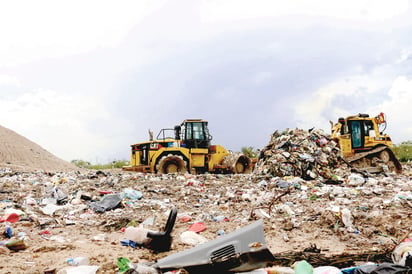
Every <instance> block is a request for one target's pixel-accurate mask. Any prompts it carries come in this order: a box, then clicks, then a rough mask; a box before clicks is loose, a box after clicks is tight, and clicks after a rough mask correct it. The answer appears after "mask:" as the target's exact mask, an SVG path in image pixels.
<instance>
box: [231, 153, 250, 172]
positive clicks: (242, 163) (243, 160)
mask: <svg viewBox="0 0 412 274" xmlns="http://www.w3.org/2000/svg"><path fill="white" fill-rule="evenodd" d="M234 168H235V170H234V172H235V173H237V174H247V173H251V172H252V161H251V160H250V158H249V157H247V156H245V155H241V156H240V157H239V158H238V159H237V161H236V164H235V166H234Z"/></svg>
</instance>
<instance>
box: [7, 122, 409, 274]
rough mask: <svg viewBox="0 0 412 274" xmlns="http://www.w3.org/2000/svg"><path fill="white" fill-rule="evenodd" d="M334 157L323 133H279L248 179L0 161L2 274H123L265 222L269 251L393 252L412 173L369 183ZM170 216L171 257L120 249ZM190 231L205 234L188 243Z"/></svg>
mask: <svg viewBox="0 0 412 274" xmlns="http://www.w3.org/2000/svg"><path fill="white" fill-rule="evenodd" d="M338 152H339V151H338V150H337V148H336V144H334V142H333V141H331V140H328V138H327V135H326V134H324V133H322V132H319V131H312V132H307V131H303V130H299V129H294V130H285V131H283V132H279V131H276V132H275V133H274V134H273V136H271V140H270V142H269V144H268V145H267V146H266V147H265V148H264V149H263V150H262V153H261V157H260V160H259V161H258V163H257V165H256V167H255V170H254V172H253V173H252V174H247V175H216V174H204V175H192V174H175V175H155V174H143V173H133V172H125V171H121V170H115V169H112V170H104V171H92V170H85V169H83V170H82V169H80V170H79V169H73V170H67V163H62V166H61V168H62V170H63V171H61V172H60V171H57V170H58V169H59V166H58V165H56V162H53V165H52V168H50V170H48V169H47V165H45V164H43V166H42V167H41V168H39V167H36V166H29V165H30V164H29V163H26V165H27V170H24V168H19V169H17V170H16V169H14V168H12V167H10V166H9V164H6V163H0V166H2V167H1V168H0V218H2V219H3V220H2V222H0V227H1V231H2V232H3V233H2V234H1V235H0V242H1V244H0V272H1V273H70V272H69V271H66V272H64V271H65V269H68V268H69V267H71V266H70V263H73V262H74V261H76V259H78V258H83V259H84V258H86V261H87V265H90V266H96V271H95V273H117V272H118V271H119V269H118V265H117V259H118V258H127V259H129V260H130V261H131V262H134V263H147V262H154V261H156V260H157V259H160V258H164V257H166V256H168V255H171V254H174V253H177V252H179V251H183V250H186V249H189V248H191V247H193V246H196V245H198V244H200V243H202V242H207V241H210V240H213V239H216V238H217V237H219V236H220V235H224V234H228V233H230V232H233V231H236V230H237V229H239V228H242V227H244V226H246V225H248V224H250V223H252V222H254V221H256V220H258V219H262V220H263V222H264V232H265V240H266V245H267V247H268V249H269V250H270V251H271V252H272V253H273V254H275V253H280V252H284V251H302V250H304V249H305V248H308V247H313V246H314V245H315V246H316V247H317V248H318V249H320V250H321V252H322V253H324V254H328V255H334V254H336V255H337V254H343V253H349V254H350V253H359V252H367V251H388V250H393V249H394V248H395V247H396V246H397V245H398V244H399V243H400V242H401V241H402V240H403V239H406V238H412V189H411V176H412V172H411V170H412V169H411V166H410V165H409V164H404V165H403V172H402V174H395V173H390V172H381V173H378V174H369V173H367V172H359V171H354V170H352V169H351V168H350V167H349V166H348V165H347V164H346V163H344V161H342V160H341V159H339V157H338ZM2 153H4V152H2ZM8 157H9V158H8V160H7V161H8V162H10V157H11V156H8ZM39 157H41V155H39ZM33 165H34V164H33ZM20 167H21V166H20ZM23 167H24V165H23ZM36 169H37V170H38V171H34V170H36ZM174 207H176V208H177V209H178V215H177V219H176V223H175V226H174V229H173V231H172V237H173V241H172V245H171V248H170V250H169V251H166V252H161V253H155V252H153V251H152V250H150V249H147V248H144V247H133V246H129V245H124V244H123V243H124V240H125V229H126V228H128V227H131V226H134V227H144V228H147V229H149V230H152V231H162V230H163V227H164V226H165V224H166V220H167V218H168V216H169V212H170V211H171V209H172V208H174ZM193 226H197V227H198V228H199V227H200V228H201V229H199V230H198V232H197V233H196V234H195V235H196V236H197V237H188V234H187V232H188V230H189V228H190V227H193ZM189 236H190V235H189ZM122 241H123V242H122ZM359 263H364V262H359ZM73 273H74V272H73ZM79 273H80V272H79Z"/></svg>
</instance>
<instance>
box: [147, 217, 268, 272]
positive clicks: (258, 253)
mask: <svg viewBox="0 0 412 274" xmlns="http://www.w3.org/2000/svg"><path fill="white" fill-rule="evenodd" d="M273 259H274V257H273V255H272V253H270V251H269V250H268V249H267V248H266V245H265V238H264V234H263V221H262V220H259V221H256V222H254V223H252V224H250V225H248V226H245V227H243V228H241V229H239V230H237V231H234V232H232V233H230V234H227V235H223V236H220V237H219V238H217V239H215V240H212V241H210V242H207V243H205V244H202V245H199V246H196V247H194V248H191V249H188V250H185V251H182V252H179V253H176V254H173V255H170V256H168V257H166V258H163V259H160V260H158V261H157V262H156V263H155V264H153V265H151V267H152V268H155V269H158V270H159V271H162V272H164V271H170V270H176V269H185V270H186V271H188V272H189V273H219V272H225V271H226V272H240V271H250V270H254V269H257V268H261V267H265V266H267V265H268V264H270V262H272V261H273Z"/></svg>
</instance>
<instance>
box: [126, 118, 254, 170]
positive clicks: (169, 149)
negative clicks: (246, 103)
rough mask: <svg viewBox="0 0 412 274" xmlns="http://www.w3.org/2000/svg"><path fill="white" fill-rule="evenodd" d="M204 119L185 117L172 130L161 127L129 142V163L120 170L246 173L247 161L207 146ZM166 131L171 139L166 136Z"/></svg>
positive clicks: (219, 147)
mask: <svg viewBox="0 0 412 274" xmlns="http://www.w3.org/2000/svg"><path fill="white" fill-rule="evenodd" d="M207 125H208V122H207V121H205V120H201V119H187V120H184V121H183V122H182V124H181V125H180V126H175V127H174V129H162V130H161V131H160V133H159V134H158V136H157V138H156V139H154V140H149V141H146V142H141V143H137V144H133V145H131V148H132V152H131V157H130V165H129V166H126V167H123V169H124V170H131V171H138V172H147V173H160V174H167V173H184V172H190V173H193V174H201V173H205V172H210V173H250V172H251V171H252V162H251V160H250V159H249V158H248V157H247V156H245V155H243V154H233V153H231V152H229V151H228V150H226V149H225V148H224V147H222V146H220V145H211V144H210V141H211V139H212V136H211V135H210V134H209V131H208V127H207ZM170 131H172V133H173V134H174V138H172V137H169V136H170V135H171V134H170Z"/></svg>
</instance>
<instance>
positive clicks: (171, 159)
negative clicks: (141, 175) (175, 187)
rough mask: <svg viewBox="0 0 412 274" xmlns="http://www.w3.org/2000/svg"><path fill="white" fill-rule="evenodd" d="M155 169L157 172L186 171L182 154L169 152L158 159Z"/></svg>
mask: <svg viewBox="0 0 412 274" xmlns="http://www.w3.org/2000/svg"><path fill="white" fill-rule="evenodd" d="M156 170H157V173H159V174H170V173H185V172H187V163H186V161H185V160H183V157H182V156H180V155H173V154H169V155H167V156H163V157H162V158H161V159H160V160H159V163H158V164H157V165H156Z"/></svg>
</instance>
